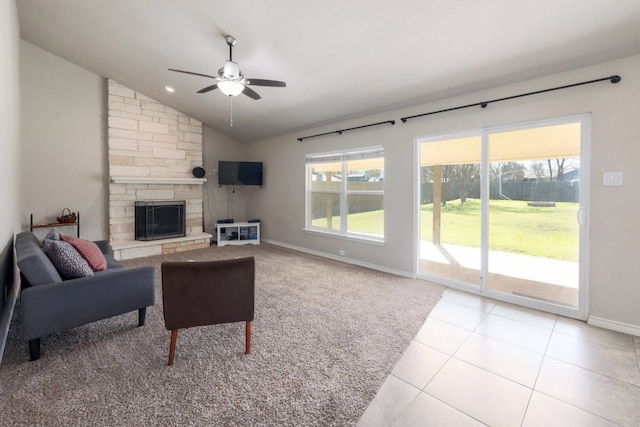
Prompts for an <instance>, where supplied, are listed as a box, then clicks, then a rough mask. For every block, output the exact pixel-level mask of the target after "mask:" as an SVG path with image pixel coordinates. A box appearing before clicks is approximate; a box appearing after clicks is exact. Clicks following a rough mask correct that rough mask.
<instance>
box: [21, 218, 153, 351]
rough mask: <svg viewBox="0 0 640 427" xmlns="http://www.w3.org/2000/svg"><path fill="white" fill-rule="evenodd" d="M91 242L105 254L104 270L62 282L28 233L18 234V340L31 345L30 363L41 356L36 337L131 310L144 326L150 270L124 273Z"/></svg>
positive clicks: (103, 247)
mask: <svg viewBox="0 0 640 427" xmlns="http://www.w3.org/2000/svg"><path fill="white" fill-rule="evenodd" d="M95 243H96V244H97V245H98V247H99V248H100V250H101V251H102V253H103V254H105V258H106V260H107V269H106V270H104V271H98V272H95V275H94V276H88V277H82V278H78V279H70V280H62V278H61V277H60V274H58V271H57V270H56V268H55V267H54V265H53V263H52V262H51V261H50V260H49V258H48V257H47V255H46V254H45V253H44V252H43V250H42V243H41V242H40V240H38V238H37V237H36V236H35V235H34V234H33V233H32V232H30V231H24V232H22V233H19V234H18V235H17V236H16V239H15V249H16V261H17V264H18V268H19V269H20V280H21V287H22V291H21V294H20V310H21V321H22V322H21V323H22V338H23V339H24V340H25V341H28V342H29V354H30V357H31V360H37V359H39V358H40V339H41V338H43V337H45V336H47V335H49V334H54V333H57V332H61V331H64V330H66V329H71V328H74V327H76V326H80V325H84V324H87V323H91V322H95V321H97V320H101V319H106V318H108V317H112V316H116V315H120V314H124V313H128V312H130V311H134V310H138V326H142V325H144V321H145V315H146V309H147V307H149V306H151V305H154V304H155V287H154V280H155V273H154V268H153V267H152V266H148V267H139V268H131V269H127V268H125V267H124V266H123V265H122V264H120V263H119V262H118V261H116V260H115V259H114V258H113V257H111V256H110V255H109V254H108V253H109V244H108V242H106V241H97V242H95Z"/></svg>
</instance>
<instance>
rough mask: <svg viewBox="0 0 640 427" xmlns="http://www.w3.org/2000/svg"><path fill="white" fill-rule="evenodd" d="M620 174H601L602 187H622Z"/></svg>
mask: <svg viewBox="0 0 640 427" xmlns="http://www.w3.org/2000/svg"><path fill="white" fill-rule="evenodd" d="M622 178H623V176H622V172H604V173H603V174H602V185H604V186H620V185H622Z"/></svg>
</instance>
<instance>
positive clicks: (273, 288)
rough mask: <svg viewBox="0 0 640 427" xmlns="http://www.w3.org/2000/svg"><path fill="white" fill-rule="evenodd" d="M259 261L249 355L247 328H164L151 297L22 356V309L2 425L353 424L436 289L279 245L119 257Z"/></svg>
mask: <svg viewBox="0 0 640 427" xmlns="http://www.w3.org/2000/svg"><path fill="white" fill-rule="evenodd" d="M238 256H254V257H255V258H256V317H255V320H254V322H253V340H252V352H251V354H250V355H244V352H243V351H244V324H242V323H237V324H227V325H216V326H207V327H201V328H192V329H187V330H183V331H181V332H180V333H179V338H178V345H177V350H176V361H175V365H174V366H172V367H167V366H166V363H167V355H168V346H169V332H168V331H166V329H165V328H164V323H163V320H162V294H161V286H160V275H159V268H156V305H155V306H153V307H150V308H149V310H148V311H147V323H146V325H145V326H143V327H141V328H138V327H136V325H137V312H132V313H129V314H125V315H122V316H118V317H115V318H111V319H105V320H102V321H99V322H96V323H93V324H90V325H86V326H83V327H79V328H75V329H73V330H70V331H65V332H62V333H60V334H56V335H53V336H49V337H47V338H44V339H43V340H42V348H41V359H40V360H38V361H36V362H29V360H28V351H27V345H26V343H24V342H23V341H22V340H21V339H20V321H19V313H20V309H19V305H18V306H17V307H16V313H15V314H14V320H13V324H12V326H11V330H10V332H9V339H8V342H7V346H6V350H5V354H4V359H3V362H2V366H0V424H2V425H3V426H8V425H47V426H51V425H65V426H66V425H155V426H157V425H163V426H164V425H167V426H168V425H201V426H204V425H206V426H261V425H264V426H267V425H269V426H330V425H335V426H349V425H353V424H355V423H356V422H357V420H358V418H359V417H360V416H361V414H362V413H363V412H364V410H365V408H366V407H367V405H368V404H369V402H370V401H371V400H372V399H373V397H374V396H375V393H376V392H377V390H378V388H379V387H380V385H381V384H382V382H383V381H384V380H385V378H386V377H387V376H388V375H389V373H390V371H391V369H392V368H393V366H394V365H395V363H396V362H397V361H398V360H399V358H400V356H401V355H402V352H403V351H404V350H405V349H406V347H407V346H408V345H409V343H410V342H411V339H412V338H413V336H414V335H415V334H416V332H417V331H418V329H419V328H420V326H421V325H422V324H423V323H424V321H425V319H426V317H427V316H428V314H429V312H430V311H431V309H432V308H433V306H434V305H435V304H436V302H437V301H438V300H439V299H440V297H441V295H442V292H443V290H444V288H443V287H442V286H439V285H434V284H432V283H429V282H425V281H420V280H412V279H406V278H402V277H397V276H393V275H389V274H385V273H381V272H378V271H373V270H369V269H365V268H361V267H357V266H353V265H349V264H344V263H339V262H335V261H332V260H327V259H323V258H319V257H314V256H310V255H307V254H303V253H300V252H296V251H292V250H288V249H284V248H281V247H278V246H274V245H268V244H263V245H260V246H236V247H233V246H227V247H222V248H217V247H212V248H207V249H201V250H196V251H191V252H185V253H182V254H175V255H170V256H164V257H162V256H158V257H149V258H141V259H136V260H131V261H127V262H126V264H127V265H128V266H136V265H149V264H151V265H155V266H156V267H158V266H159V265H160V263H161V262H162V261H163V260H176V261H181V260H188V259H191V260H196V261H198V260H210V259H223V258H232V257H238Z"/></svg>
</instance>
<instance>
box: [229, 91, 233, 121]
mask: <svg viewBox="0 0 640 427" xmlns="http://www.w3.org/2000/svg"><path fill="white" fill-rule="evenodd" d="M229 110H230V113H231V114H230V116H231V122H230V123H229V126H230V127H233V96H230V97H229Z"/></svg>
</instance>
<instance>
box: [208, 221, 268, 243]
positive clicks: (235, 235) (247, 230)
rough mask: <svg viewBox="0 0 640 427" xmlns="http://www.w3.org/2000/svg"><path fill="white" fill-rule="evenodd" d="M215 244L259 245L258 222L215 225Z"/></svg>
mask: <svg viewBox="0 0 640 427" xmlns="http://www.w3.org/2000/svg"><path fill="white" fill-rule="evenodd" d="M215 228H216V239H217V240H216V242H217V244H218V246H226V245H259V244H260V223H259V222H234V223H223V224H216V225H215Z"/></svg>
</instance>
